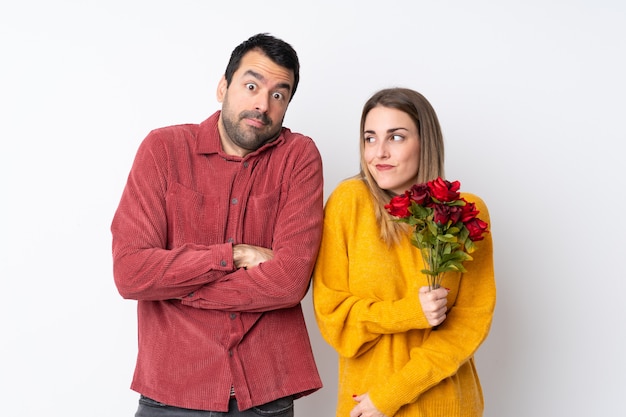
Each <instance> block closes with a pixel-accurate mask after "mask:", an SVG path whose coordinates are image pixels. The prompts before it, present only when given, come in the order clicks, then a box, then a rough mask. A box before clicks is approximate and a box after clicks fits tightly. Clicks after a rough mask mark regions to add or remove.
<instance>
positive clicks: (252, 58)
mask: <svg viewBox="0 0 626 417" xmlns="http://www.w3.org/2000/svg"><path fill="white" fill-rule="evenodd" d="M237 73H239V76H241V77H247V76H250V77H254V78H256V79H258V80H260V81H263V82H270V81H271V82H272V83H276V84H281V85H286V86H287V88H289V89H290V90H291V89H292V88H293V83H294V78H295V77H294V74H293V71H292V70H290V69H288V68H285V67H282V66H280V65H278V64H276V63H275V62H274V61H272V60H271V59H270V58H268V57H267V56H266V55H265V54H263V53H261V52H259V51H255V50H253V51H249V52H248V53H246V54H245V55H244V56H243V58H242V59H241V65H240V66H239V68H238V69H237Z"/></svg>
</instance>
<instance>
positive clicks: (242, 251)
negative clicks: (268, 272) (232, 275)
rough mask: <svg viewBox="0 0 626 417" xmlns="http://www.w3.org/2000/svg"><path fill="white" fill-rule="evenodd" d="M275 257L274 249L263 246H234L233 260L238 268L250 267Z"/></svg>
mask: <svg viewBox="0 0 626 417" xmlns="http://www.w3.org/2000/svg"><path fill="white" fill-rule="evenodd" d="M272 258H274V251H272V250H271V249H267V248H263V247H261V246H252V245H244V244H241V245H235V246H233V261H234V263H235V267H236V268H244V269H250V268H254V267H255V266H257V265H259V264H261V263H263V262H265V261H269V260H270V259H272Z"/></svg>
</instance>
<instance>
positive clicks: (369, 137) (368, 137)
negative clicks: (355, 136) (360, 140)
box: [364, 136, 376, 143]
mask: <svg viewBox="0 0 626 417" xmlns="http://www.w3.org/2000/svg"><path fill="white" fill-rule="evenodd" d="M364 139H365V143H374V141H376V138H375V137H373V136H366V137H365V138H364Z"/></svg>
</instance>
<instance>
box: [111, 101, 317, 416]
mask: <svg viewBox="0 0 626 417" xmlns="http://www.w3.org/2000/svg"><path fill="white" fill-rule="evenodd" d="M218 116H219V112H216V113H215V114H213V115H212V116H211V117H209V118H208V119H207V120H206V121H204V122H203V123H201V124H199V125H196V124H189V125H180V126H172V127H167V128H161V129H157V130H154V131H152V132H151V133H150V134H149V135H148V136H147V137H146V139H145V140H144V141H143V142H142V144H141V145H140V147H139V150H138V152H137V155H136V158H135V161H134V163H133V167H132V169H131V172H130V175H129V177H128V182H127V184H126V187H125V189H124V192H123V195H122V198H121V201H120V204H119V207H118V209H117V211H116V213H115V216H114V219H113V223H112V226H111V231H112V234H113V261H114V263H113V266H114V277H115V282H116V285H117V288H118V290H119V292H120V294H121V295H122V296H123V297H125V298H129V299H135V300H138V306H137V307H138V308H137V312H138V330H139V346H138V355H137V364H136V369H135V374H134V378H133V382H132V389H134V390H136V391H138V392H140V393H142V394H144V395H145V396H147V397H150V398H152V399H154V400H156V401H159V402H162V403H165V404H168V405H172V406H176V407H182V408H190V409H198V410H212V411H226V410H227V409H228V402H229V397H230V395H229V393H230V387H231V384H232V385H233V386H234V388H235V392H236V395H237V403H238V404H239V406H240V407H242V408H244V409H246V408H249V407H251V406H254V405H260V404H265V403H267V402H270V401H272V400H275V399H277V398H282V397H285V396H289V395H293V396H294V397H296V398H297V397H299V396H302V395H305V394H309V393H311V392H313V391H315V390H317V389H319V388H320V387H321V385H322V384H321V380H320V377H319V375H318V372H317V368H316V365H315V362H314V359H313V354H312V350H311V346H310V342H309V338H308V333H307V329H306V327H305V323H304V316H303V314H302V308H301V305H300V301H301V300H302V298H303V297H304V295H305V294H306V292H307V290H308V288H309V283H310V278H311V272H312V269H313V265H314V262H315V257H316V255H317V251H318V248H319V242H320V239H321V228H322V217H323V181H322V165H321V158H320V155H319V152H318V150H317V148H316V146H315V144H314V143H313V141H312V140H311V138H309V137H306V136H303V135H301V134H297V133H292V132H291V131H290V130H289V129H286V128H283V130H282V133H281V135H280V137H279V138H278V139H276V140H275V141H274V142H272V143H270V144H266V145H264V146H263V147H262V148H261V149H259V150H257V151H255V152H253V153H251V154H249V155H247V156H246V157H244V158H240V157H235V156H229V155H226V154H224V153H223V152H222V151H221V146H220V142H219V134H218V130H217V121H218ZM238 243H247V244H251V245H257V246H263V247H267V248H271V249H272V250H273V251H274V258H273V259H272V260H270V261H267V262H264V263H263V264H261V265H259V266H258V267H255V268H251V269H249V270H244V269H235V267H234V264H233V256H232V245H234V244H238Z"/></svg>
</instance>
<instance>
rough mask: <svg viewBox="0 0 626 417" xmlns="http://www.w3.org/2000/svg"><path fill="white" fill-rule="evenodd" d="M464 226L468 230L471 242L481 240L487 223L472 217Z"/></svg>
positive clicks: (485, 231)
mask: <svg viewBox="0 0 626 417" xmlns="http://www.w3.org/2000/svg"><path fill="white" fill-rule="evenodd" d="M465 227H467V230H469V239H470V240H471V241H472V242H476V241H478V240H483V238H484V236H483V233H488V232H487V223H485V222H484V221H482V220H480V219H479V218H478V217H474V218H473V219H471V220H470V221H468V222H467V223H465Z"/></svg>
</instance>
